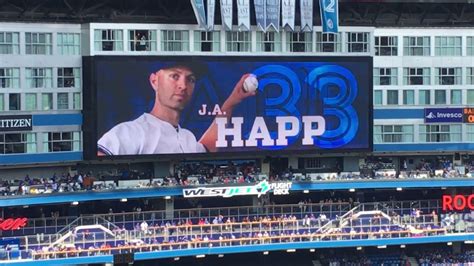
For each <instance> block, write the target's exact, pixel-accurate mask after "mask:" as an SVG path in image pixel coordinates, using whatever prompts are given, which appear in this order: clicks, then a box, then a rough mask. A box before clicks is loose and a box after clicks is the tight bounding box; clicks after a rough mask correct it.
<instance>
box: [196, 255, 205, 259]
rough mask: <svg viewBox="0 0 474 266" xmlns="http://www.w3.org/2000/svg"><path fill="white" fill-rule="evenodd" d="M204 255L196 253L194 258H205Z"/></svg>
mask: <svg viewBox="0 0 474 266" xmlns="http://www.w3.org/2000/svg"><path fill="white" fill-rule="evenodd" d="M205 257H206V255H204V254H201V255H196V258H197V259H202V258H205Z"/></svg>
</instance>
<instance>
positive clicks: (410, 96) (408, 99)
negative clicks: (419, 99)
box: [403, 90, 415, 105]
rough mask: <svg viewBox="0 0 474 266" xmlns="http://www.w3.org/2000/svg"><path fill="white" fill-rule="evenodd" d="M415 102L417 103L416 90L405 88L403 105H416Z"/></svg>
mask: <svg viewBox="0 0 474 266" xmlns="http://www.w3.org/2000/svg"><path fill="white" fill-rule="evenodd" d="M414 104H415V91H414V90H403V105H414Z"/></svg>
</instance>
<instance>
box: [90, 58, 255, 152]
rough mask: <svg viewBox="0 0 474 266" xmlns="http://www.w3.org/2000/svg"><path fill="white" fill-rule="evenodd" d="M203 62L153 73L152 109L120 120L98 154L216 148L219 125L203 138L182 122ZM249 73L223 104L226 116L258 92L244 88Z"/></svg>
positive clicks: (209, 130)
mask: <svg viewBox="0 0 474 266" xmlns="http://www.w3.org/2000/svg"><path fill="white" fill-rule="evenodd" d="M203 69H204V68H203V66H202V65H201V64H198V63H194V62H188V63H186V62H177V63H174V64H169V65H167V66H165V67H163V68H161V69H159V70H157V71H156V72H153V73H151V74H150V78H149V81H150V85H151V86H152V88H153V90H154V91H155V104H154V106H153V109H152V110H151V112H149V113H144V114H142V115H141V116H140V117H138V118H137V119H135V120H133V121H128V122H124V123H120V124H118V125H116V126H114V127H113V128H112V129H110V130H109V131H108V132H106V133H105V134H104V135H103V136H102V137H101V138H100V139H99V141H98V143H97V146H98V152H97V155H98V156H104V155H136V154H174V153H197V152H206V151H209V152H215V151H216V139H217V126H216V123H215V122H212V124H211V125H210V127H209V128H208V129H207V131H206V132H205V133H204V134H203V136H202V138H201V139H200V140H199V141H197V140H196V137H195V136H194V134H193V133H192V132H191V131H189V130H187V129H184V128H181V127H180V126H179V119H180V116H181V112H182V111H183V110H184V108H185V107H186V105H187V104H188V102H189V101H190V99H191V97H192V95H193V91H194V86H195V84H196V80H197V78H199V76H200V74H202V72H203ZM248 75H249V74H244V75H243V76H242V77H241V79H240V80H239V81H238V82H237V84H236V85H235V87H234V89H233V91H232V93H231V94H230V96H229V97H228V98H227V100H226V101H225V102H224V104H223V105H222V107H221V110H222V115H220V116H224V117H227V118H229V117H231V116H232V110H233V109H234V107H235V106H237V105H238V104H239V103H240V102H241V101H242V100H244V99H245V98H247V97H250V96H253V95H255V94H256V92H255V91H246V90H244V89H243V83H244V80H245V79H246V77H247V76H248Z"/></svg>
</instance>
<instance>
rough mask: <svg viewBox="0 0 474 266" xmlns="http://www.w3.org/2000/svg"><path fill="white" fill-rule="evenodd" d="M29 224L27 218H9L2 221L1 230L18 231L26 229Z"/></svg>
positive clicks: (0, 222)
mask: <svg viewBox="0 0 474 266" xmlns="http://www.w3.org/2000/svg"><path fill="white" fill-rule="evenodd" d="M27 222H28V219H27V218H15V219H13V218H8V219H6V220H3V219H0V230H2V231H7V230H18V229H20V228H22V227H25V226H26V224H27Z"/></svg>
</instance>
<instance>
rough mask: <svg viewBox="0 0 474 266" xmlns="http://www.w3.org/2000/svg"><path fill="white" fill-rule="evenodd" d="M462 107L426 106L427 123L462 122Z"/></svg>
mask: <svg viewBox="0 0 474 266" xmlns="http://www.w3.org/2000/svg"><path fill="white" fill-rule="evenodd" d="M462 118H463V112H462V108H425V123H462Z"/></svg>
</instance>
